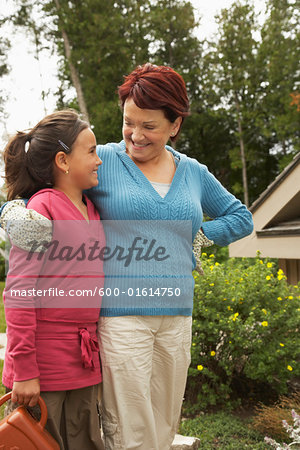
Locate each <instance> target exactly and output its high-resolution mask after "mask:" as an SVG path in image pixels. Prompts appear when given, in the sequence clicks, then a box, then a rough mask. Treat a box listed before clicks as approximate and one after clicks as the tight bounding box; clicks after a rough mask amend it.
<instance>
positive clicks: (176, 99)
mask: <svg viewBox="0 0 300 450" xmlns="http://www.w3.org/2000/svg"><path fill="white" fill-rule="evenodd" d="M118 93H119V98H120V103H121V107H122V109H123V108H124V104H125V101H126V100H127V98H132V99H133V101H134V103H135V104H136V105H137V106H138V107H139V108H141V109H161V110H163V112H164V114H165V117H166V118H167V119H168V120H169V121H170V122H174V121H175V120H176V119H177V117H182V122H183V120H184V118H185V117H186V116H188V115H189V100H188V96H187V91H186V86H185V82H184V80H183V78H182V76H181V75H179V73H177V72H175V70H173V69H172V68H171V67H168V66H155V65H153V64H150V63H146V64H144V65H143V66H138V67H137V68H136V69H135V70H134V71H133V72H131V74H130V75H127V76H126V77H125V81H124V83H123V84H122V85H121V86H119V88H118ZM178 134H179V132H178V133H177V135H176V136H174V137H172V138H171V140H172V141H175V140H176V138H177V137H178Z"/></svg>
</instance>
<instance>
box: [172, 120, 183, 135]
mask: <svg viewBox="0 0 300 450" xmlns="http://www.w3.org/2000/svg"><path fill="white" fill-rule="evenodd" d="M181 123H182V117H177V119H175V122H173V123H172V125H173V127H172V128H173V129H172V132H173V133H174V136H175V135H176V134H177V133H178V131H179V129H180V125H181Z"/></svg>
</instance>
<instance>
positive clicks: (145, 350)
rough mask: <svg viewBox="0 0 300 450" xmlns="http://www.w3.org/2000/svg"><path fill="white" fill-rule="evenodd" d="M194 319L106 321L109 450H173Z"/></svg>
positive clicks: (103, 349) (102, 333) (103, 350)
mask: <svg viewBox="0 0 300 450" xmlns="http://www.w3.org/2000/svg"><path fill="white" fill-rule="evenodd" d="M191 324H192V318H191V317H186V316H120V317H101V318H100V321H99V327H98V331H99V341H100V355H101V362H102V375H103V392H102V401H101V413H102V424H103V432H104V439H105V449H106V450H121V449H122V450H129V449H139V450H169V449H170V446H171V444H172V442H173V439H174V436H175V433H176V430H177V426H178V422H179V419H180V412H181V406H182V400H183V395H184V391H185V385H186V378H187V370H188V367H189V364H190V346H191Z"/></svg>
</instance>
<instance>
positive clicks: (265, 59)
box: [258, 0, 300, 169]
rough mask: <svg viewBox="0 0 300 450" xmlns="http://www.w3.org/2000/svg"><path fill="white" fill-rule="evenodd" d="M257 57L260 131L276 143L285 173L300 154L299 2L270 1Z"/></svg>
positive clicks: (281, 166) (286, 0)
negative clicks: (296, 100) (260, 78)
mask: <svg viewBox="0 0 300 450" xmlns="http://www.w3.org/2000/svg"><path fill="white" fill-rule="evenodd" d="M267 11H268V17H267V19H266V21H265V23H264V25H263V27H262V32H261V35H262V42H261V45H260V47H259V53H258V56H259V58H260V60H261V64H260V66H261V67H262V68H264V74H263V78H264V91H265V92H264V98H263V102H262V107H263V114H262V116H261V129H262V131H263V133H264V134H265V135H266V136H268V137H270V138H271V139H272V141H273V143H274V146H275V149H276V151H277V157H278V159H279V163H280V168H281V169H282V168H283V167H284V166H285V165H286V164H287V163H289V162H290V160H291V159H292V157H293V155H294V154H295V153H297V152H298V151H299V150H300V139H299V138H300V134H299V130H300V114H299V111H298V110H297V106H296V105H294V104H292V103H293V102H292V96H291V95H294V96H295V95H297V93H298V94H299V91H300V78H299V54H300V14H299V1H298V0H295V1H289V0H269V1H268V3H267Z"/></svg>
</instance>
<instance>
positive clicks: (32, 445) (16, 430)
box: [0, 392, 59, 450]
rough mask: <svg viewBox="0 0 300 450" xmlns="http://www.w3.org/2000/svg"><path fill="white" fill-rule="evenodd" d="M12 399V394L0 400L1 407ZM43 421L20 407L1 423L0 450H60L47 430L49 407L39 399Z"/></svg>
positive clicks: (23, 407)
mask: <svg viewBox="0 0 300 450" xmlns="http://www.w3.org/2000/svg"><path fill="white" fill-rule="evenodd" d="M10 397H11V392H9V393H8V394H6V395H4V396H3V397H1V398H0V406H1V405H3V403H5V402H6V401H7V400H9V399H10ZM38 403H39V407H40V409H41V420H40V421H39V422H37V421H36V420H35V419H34V418H33V417H32V416H31V415H30V414H29V412H28V411H27V409H26V408H25V406H18V408H16V409H15V410H14V411H13V412H11V413H10V414H9V415H8V416H6V417H4V419H3V420H1V422H0V450H12V449H13V450H59V445H58V443H57V442H56V441H55V440H54V439H53V437H52V436H51V435H50V434H49V433H48V431H47V430H45V428H44V427H45V425H46V422H47V416H48V412H47V407H46V404H45V402H44V400H43V399H42V397H40V398H39V402H38Z"/></svg>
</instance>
